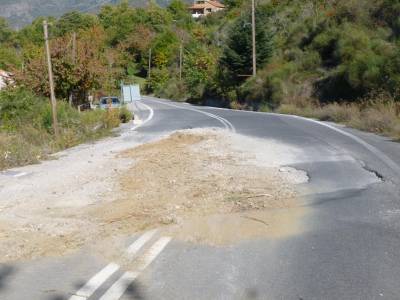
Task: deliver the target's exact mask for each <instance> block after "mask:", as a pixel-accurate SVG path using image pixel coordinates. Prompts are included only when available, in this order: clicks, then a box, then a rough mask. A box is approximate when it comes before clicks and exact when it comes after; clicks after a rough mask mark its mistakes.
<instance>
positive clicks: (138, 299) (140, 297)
mask: <svg viewBox="0 0 400 300" xmlns="http://www.w3.org/2000/svg"><path fill="white" fill-rule="evenodd" d="M144 290H145V288H144V287H143V285H141V284H140V282H134V283H131V284H130V285H129V286H128V288H127V289H126V293H125V295H126V297H127V298H128V299H135V300H144V299H146V298H147V297H146V296H145V292H144Z"/></svg>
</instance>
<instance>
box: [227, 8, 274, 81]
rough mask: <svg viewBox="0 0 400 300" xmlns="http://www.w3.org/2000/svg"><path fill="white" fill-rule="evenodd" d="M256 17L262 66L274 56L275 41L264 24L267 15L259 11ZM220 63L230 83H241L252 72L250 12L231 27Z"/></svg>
mask: <svg viewBox="0 0 400 300" xmlns="http://www.w3.org/2000/svg"><path fill="white" fill-rule="evenodd" d="M256 17H257V18H256V43H257V44H256V51H257V52H256V53H257V66H258V67H259V68H262V67H263V66H264V65H265V64H266V63H267V62H268V60H269V58H270V57H271V56H272V53H273V41H272V34H271V33H270V32H269V31H268V30H267V28H265V25H264V24H265V23H264V18H265V17H266V16H265V15H264V14H261V13H257V16H256ZM220 63H221V65H222V67H223V69H224V73H225V76H226V77H227V78H226V80H227V81H228V82H229V84H230V85H236V84H240V83H241V82H242V81H244V80H245V79H246V76H244V75H251V74H252V27H251V16H250V14H249V13H246V14H245V15H243V16H242V17H240V18H239V19H237V20H236V22H235V23H234V24H233V26H232V27H231V29H230V31H229V35H228V39H227V41H226V47H225V48H224V52H223V55H222V57H221V60H220Z"/></svg>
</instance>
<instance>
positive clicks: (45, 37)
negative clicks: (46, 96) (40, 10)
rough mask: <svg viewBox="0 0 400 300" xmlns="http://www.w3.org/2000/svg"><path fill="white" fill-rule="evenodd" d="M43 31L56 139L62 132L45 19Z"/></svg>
mask: <svg viewBox="0 0 400 300" xmlns="http://www.w3.org/2000/svg"><path fill="white" fill-rule="evenodd" d="M43 31H44V41H45V48H46V56H47V66H48V72H49V83H50V101H51V109H52V115H53V128H54V134H55V136H56V139H58V138H59V136H60V132H59V130H58V121H57V102H56V95H55V93H54V80H53V69H52V66H51V55H50V46H49V33H48V29H47V21H43Z"/></svg>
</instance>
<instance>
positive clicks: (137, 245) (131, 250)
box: [126, 229, 157, 258]
mask: <svg viewBox="0 0 400 300" xmlns="http://www.w3.org/2000/svg"><path fill="white" fill-rule="evenodd" d="M156 232H157V229H154V230H150V231H148V232H146V233H144V234H143V235H142V236H141V237H140V238H138V239H137V240H136V241H135V242H134V243H132V244H131V245H130V246H129V247H128V249H127V250H126V252H127V254H128V256H129V257H130V258H132V257H133V256H134V255H136V253H138V252H139V250H140V249H141V248H142V247H143V246H144V244H146V243H147V242H148V241H149V240H150V239H151V238H152V237H153V236H154V235H155V234H156Z"/></svg>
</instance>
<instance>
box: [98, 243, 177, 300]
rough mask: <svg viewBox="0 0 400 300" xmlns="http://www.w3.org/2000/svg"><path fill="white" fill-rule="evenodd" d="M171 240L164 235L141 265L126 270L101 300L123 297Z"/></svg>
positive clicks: (146, 255)
mask: <svg viewBox="0 0 400 300" xmlns="http://www.w3.org/2000/svg"><path fill="white" fill-rule="evenodd" d="M170 241H171V238H170V237H162V238H160V239H159V240H158V241H157V242H155V243H154V245H153V246H151V248H150V249H149V250H148V252H147V253H146V254H145V255H144V256H143V260H142V261H141V264H140V266H139V267H138V269H137V271H135V272H125V273H124V274H123V275H122V276H121V277H120V278H119V279H118V280H117V281H116V282H115V283H114V284H113V285H112V286H111V287H110V288H109V289H108V290H107V292H106V293H105V294H104V295H103V296H102V297H101V298H100V300H118V299H120V298H121V297H122V295H123V294H124V293H125V291H126V290H127V289H128V287H129V285H131V284H132V282H133V281H135V279H136V278H137V277H138V276H139V275H140V272H141V271H143V270H144V269H146V268H147V267H148V266H149V265H150V264H151V263H152V262H153V261H154V260H155V259H156V257H157V256H158V255H159V254H160V253H161V252H162V251H163V250H164V248H165V247H166V246H167V245H168V243H169V242H170Z"/></svg>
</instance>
